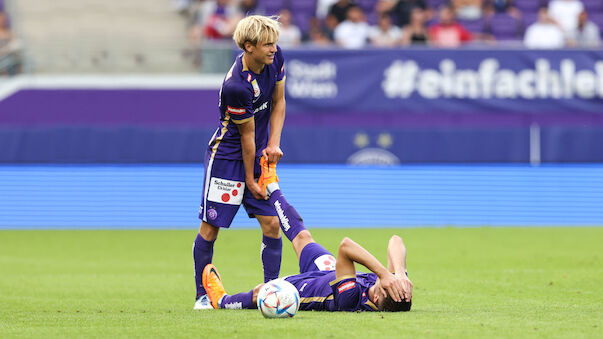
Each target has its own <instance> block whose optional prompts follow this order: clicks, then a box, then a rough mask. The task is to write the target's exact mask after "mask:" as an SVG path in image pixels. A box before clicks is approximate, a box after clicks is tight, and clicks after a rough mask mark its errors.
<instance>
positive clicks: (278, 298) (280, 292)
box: [258, 279, 299, 318]
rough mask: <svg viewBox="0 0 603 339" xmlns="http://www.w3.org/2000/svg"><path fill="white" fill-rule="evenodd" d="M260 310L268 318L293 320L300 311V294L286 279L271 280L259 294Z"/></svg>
mask: <svg viewBox="0 0 603 339" xmlns="http://www.w3.org/2000/svg"><path fill="white" fill-rule="evenodd" d="M258 309H259V310H260V312H262V314H263V315H264V317H266V318H291V317H292V316H294V315H295V313H297V310H298V309H299V292H297V289H296V288H295V286H293V285H292V284H291V283H290V282H288V281H286V280H285V279H275V280H271V281H269V282H267V283H265V284H264V286H262V288H261V289H260V292H259V293H258Z"/></svg>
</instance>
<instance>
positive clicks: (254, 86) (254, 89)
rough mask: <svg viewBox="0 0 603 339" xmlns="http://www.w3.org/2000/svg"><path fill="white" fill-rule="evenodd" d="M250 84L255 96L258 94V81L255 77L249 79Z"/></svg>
mask: <svg viewBox="0 0 603 339" xmlns="http://www.w3.org/2000/svg"><path fill="white" fill-rule="evenodd" d="M251 86H253V96H254V97H255V98H257V97H259V96H260V86H259V85H258V81H257V80H256V79H253V80H252V81H251Z"/></svg>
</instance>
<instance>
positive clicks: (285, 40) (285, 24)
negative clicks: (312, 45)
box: [278, 9, 301, 47]
mask: <svg viewBox="0 0 603 339" xmlns="http://www.w3.org/2000/svg"><path fill="white" fill-rule="evenodd" d="M278 15H279V17H280V20H279V21H280V22H281V33H280V34H279V38H278V44H279V45H280V46H281V47H292V46H299V44H300V43H301V31H300V30H299V28H298V27H297V26H295V25H293V24H291V12H290V11H289V10H288V9H281V11H280V12H279V13H278Z"/></svg>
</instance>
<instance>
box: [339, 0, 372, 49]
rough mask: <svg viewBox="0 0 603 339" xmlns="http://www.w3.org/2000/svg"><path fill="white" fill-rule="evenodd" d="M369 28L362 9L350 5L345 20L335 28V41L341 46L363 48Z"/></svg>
mask: <svg viewBox="0 0 603 339" xmlns="http://www.w3.org/2000/svg"><path fill="white" fill-rule="evenodd" d="M369 28H370V27H369V25H368V24H367V22H366V18H365V17H364V12H363V11H362V9H361V8H360V7H358V6H352V7H350V8H349V9H348V17H347V20H345V21H344V22H342V23H340V24H339V25H337V27H336V28H335V42H336V43H337V44H338V45H339V46H342V47H343V48H348V49H355V48H363V47H364V46H366V43H367V39H368V36H369Z"/></svg>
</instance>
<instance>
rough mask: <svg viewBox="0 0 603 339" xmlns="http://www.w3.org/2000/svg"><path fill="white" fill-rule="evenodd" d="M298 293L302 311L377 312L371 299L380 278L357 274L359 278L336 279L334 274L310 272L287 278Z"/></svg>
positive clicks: (333, 272) (368, 274)
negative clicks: (372, 290)
mask: <svg viewBox="0 0 603 339" xmlns="http://www.w3.org/2000/svg"><path fill="white" fill-rule="evenodd" d="M285 280H287V281H288V282H290V283H292V284H293V286H295V288H297V290H298V291H299V296H300V299H301V301H300V306H299V309H300V310H304V311H309V310H316V311H377V306H375V304H373V302H371V300H370V299H369V288H371V287H372V286H373V285H375V282H376V281H377V275H376V274H374V273H361V272H357V273H356V276H349V277H342V278H340V279H336V277H335V271H311V272H306V273H301V274H296V275H292V276H289V277H286V278H285Z"/></svg>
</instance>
